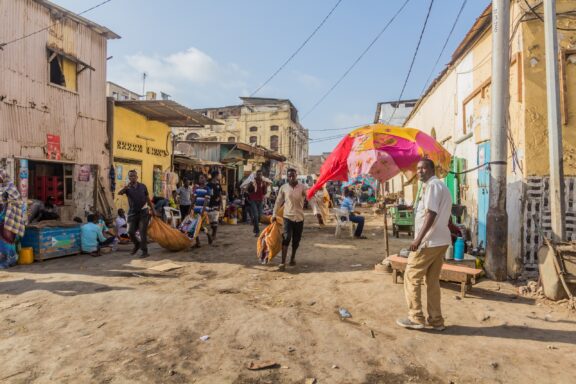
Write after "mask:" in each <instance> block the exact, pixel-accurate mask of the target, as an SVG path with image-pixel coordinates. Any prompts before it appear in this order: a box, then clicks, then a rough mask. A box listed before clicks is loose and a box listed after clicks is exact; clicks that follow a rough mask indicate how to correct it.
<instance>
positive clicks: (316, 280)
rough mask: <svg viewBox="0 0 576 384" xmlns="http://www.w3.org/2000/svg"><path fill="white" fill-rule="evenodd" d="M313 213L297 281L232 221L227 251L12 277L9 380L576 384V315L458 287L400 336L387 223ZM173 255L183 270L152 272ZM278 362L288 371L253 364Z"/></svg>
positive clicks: (490, 289)
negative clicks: (262, 255)
mask: <svg viewBox="0 0 576 384" xmlns="http://www.w3.org/2000/svg"><path fill="white" fill-rule="evenodd" d="M307 220H308V224H307V227H306V230H305V234H304V240H303V243H302V246H301V249H300V252H299V257H298V265H297V266H296V267H294V268H291V269H289V270H288V271H287V272H285V273H280V272H277V271H276V270H275V269H276V267H275V266H274V265H271V266H261V265H259V264H258V263H257V260H256V257H255V251H254V249H255V241H254V237H253V236H252V235H251V228H250V226H247V225H237V226H221V232H220V236H219V238H218V239H217V241H216V243H215V245H214V246H212V247H208V246H207V245H204V246H203V247H202V248H201V249H200V250H193V251H191V252H182V253H168V252H165V251H163V250H161V249H159V248H157V247H155V246H152V257H150V258H149V259H145V260H139V259H134V258H133V257H131V256H129V254H128V253H127V252H116V253H113V254H109V255H105V256H102V257H100V258H92V257H88V256H72V257H66V258H61V259H56V260H50V261H46V262H43V263H35V264H34V265H32V266H18V267H15V268H12V269H10V270H8V271H1V272H0V324H1V326H0V356H2V358H1V359H0V364H1V369H0V383H5V382H6V383H304V382H305V380H306V379H307V378H316V379H317V380H318V383H405V382H410V383H524V382H538V383H573V382H574V373H575V372H576V359H575V358H574V357H575V356H576V326H575V324H576V315H575V314H574V313H573V312H569V311H568V310H567V309H566V308H564V307H562V306H560V305H552V304H549V303H542V302H536V301H534V300H532V299H528V298H524V297H519V296H518V295H517V294H516V292H517V290H516V288H515V287H514V286H512V285H510V284H507V283H495V282H491V281H481V282H480V283H479V284H477V285H476V286H475V287H474V288H473V290H472V292H471V293H470V295H469V297H468V298H465V299H463V300H459V299H458V298H457V297H456V296H457V295H458V290H459V287H458V286H457V285H455V284H444V285H443V290H442V294H443V309H444V312H445V316H446V323H447V325H448V329H447V330H446V331H444V332H442V333H438V332H432V331H409V330H404V329H401V328H398V327H397V326H396V325H395V323H394V321H395V319H396V318H398V317H402V316H404V315H405V313H406V307H405V302H404V297H403V290H402V285H400V284H398V285H394V284H392V278H391V276H390V275H388V274H385V275H379V274H376V273H375V272H374V271H373V264H374V263H376V262H378V261H379V260H381V258H382V255H383V249H382V240H381V238H382V229H381V227H379V226H378V225H380V221H379V220H371V222H370V225H368V227H367V229H366V231H365V233H366V234H367V235H368V237H369V239H368V240H364V241H361V240H352V239H342V240H338V239H335V238H334V236H333V231H334V228H333V227H331V226H329V227H327V228H319V227H318V226H317V225H315V224H312V220H311V218H308V219H307ZM407 244H409V239H407V237H406V236H404V237H403V239H400V240H396V239H394V240H393V241H392V244H391V249H392V250H393V251H394V250H396V251H397V250H398V249H399V248H401V247H404V246H406V245H407ZM166 260H171V261H174V262H176V263H178V264H180V265H182V266H183V268H181V269H178V270H175V271H171V272H164V273H160V272H153V271H151V270H148V269H147V268H149V267H151V266H154V265H157V264H160V263H161V262H162V261H166ZM339 307H344V308H346V309H348V310H349V311H350V313H351V314H352V316H353V317H352V318H351V319H349V320H345V321H343V320H341V319H340V317H339V315H338V314H337V309H338V308H339ZM372 333H373V335H372ZM204 335H208V336H209V339H208V340H207V341H201V340H200V339H199V338H200V337H201V336H204ZM264 359H270V360H274V361H275V362H277V363H278V367H277V368H273V369H266V370H262V371H250V370H248V369H246V367H245V366H246V364H247V363H249V362H250V361H254V360H264Z"/></svg>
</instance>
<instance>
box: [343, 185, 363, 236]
mask: <svg viewBox="0 0 576 384" xmlns="http://www.w3.org/2000/svg"><path fill="white" fill-rule="evenodd" d="M345 194H346V197H345V198H344V200H343V201H342V205H341V206H340V208H341V209H342V210H343V211H347V212H348V214H349V217H350V221H351V222H353V223H356V231H355V232H354V237H355V238H357V239H366V236H362V231H363V230H364V216H360V215H356V214H355V212H354V205H355V203H354V191H352V190H348V191H346V192H345Z"/></svg>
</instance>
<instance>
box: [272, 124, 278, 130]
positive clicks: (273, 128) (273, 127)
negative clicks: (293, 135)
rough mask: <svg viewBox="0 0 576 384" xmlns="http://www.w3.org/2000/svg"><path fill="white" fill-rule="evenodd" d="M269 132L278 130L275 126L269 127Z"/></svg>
mask: <svg viewBox="0 0 576 384" xmlns="http://www.w3.org/2000/svg"><path fill="white" fill-rule="evenodd" d="M270 130H271V131H277V130H278V126H277V125H273V126H271V127H270Z"/></svg>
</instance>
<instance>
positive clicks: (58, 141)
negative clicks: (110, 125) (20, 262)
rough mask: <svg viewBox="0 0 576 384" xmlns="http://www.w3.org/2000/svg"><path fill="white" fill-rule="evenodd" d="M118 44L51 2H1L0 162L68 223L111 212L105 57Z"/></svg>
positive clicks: (31, 195) (23, 187)
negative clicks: (49, 198) (50, 200)
mask: <svg viewBox="0 0 576 384" xmlns="http://www.w3.org/2000/svg"><path fill="white" fill-rule="evenodd" d="M118 38H119V36H118V35H117V34H115V33H114V32H112V31H110V30H109V29H108V28H105V27H103V26H101V25H98V24H96V23H93V22H92V21H90V20H88V19H85V18H84V17H81V16H78V15H76V14H74V13H72V12H70V11H67V10H66V9H64V8H62V7H59V6H57V5H55V4H53V3H50V2H49V1H41V0H18V1H2V2H0V46H1V48H2V49H1V50H0V162H1V163H2V166H4V167H6V169H7V170H8V171H9V172H11V173H12V175H13V176H14V180H15V182H16V184H17V186H18V188H19V189H20V192H21V193H22V195H23V196H24V197H29V198H37V199H41V200H44V199H45V198H46V197H47V196H53V197H54V198H55V199H56V203H57V204H58V205H60V212H61V216H62V218H64V219H71V218H72V217H74V216H80V217H83V216H84V214H85V212H87V211H88V210H90V209H91V208H92V207H96V208H97V209H98V210H100V211H101V212H105V213H106V211H107V210H109V208H110V203H111V194H110V188H109V185H110V183H109V180H108V177H107V175H108V172H109V169H110V161H109V160H110V158H109V155H110V152H109V144H110V143H109V142H108V136H107V127H106V57H107V54H106V51H107V44H108V40H109V39H118ZM11 41H12V43H8V44H1V43H5V42H11ZM101 186H102V187H103V188H101Z"/></svg>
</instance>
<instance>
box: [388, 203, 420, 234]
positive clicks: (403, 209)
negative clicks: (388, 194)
mask: <svg viewBox="0 0 576 384" xmlns="http://www.w3.org/2000/svg"><path fill="white" fill-rule="evenodd" d="M388 213H389V214H390V217H391V218H392V234H393V235H394V236H395V237H396V238H399V237H400V232H401V231H402V232H407V233H408V236H413V235H414V211H413V209H412V208H411V207H407V206H399V205H394V206H391V207H390V208H389V209H388Z"/></svg>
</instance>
